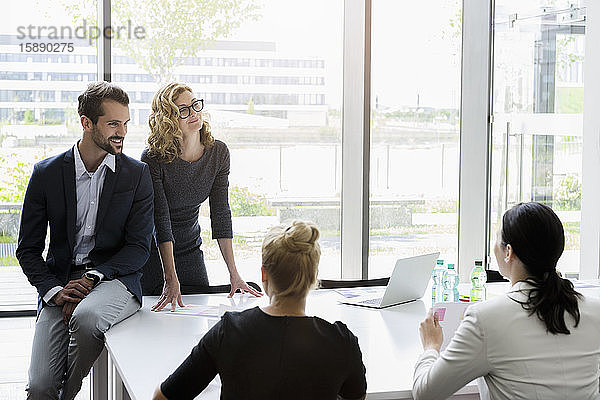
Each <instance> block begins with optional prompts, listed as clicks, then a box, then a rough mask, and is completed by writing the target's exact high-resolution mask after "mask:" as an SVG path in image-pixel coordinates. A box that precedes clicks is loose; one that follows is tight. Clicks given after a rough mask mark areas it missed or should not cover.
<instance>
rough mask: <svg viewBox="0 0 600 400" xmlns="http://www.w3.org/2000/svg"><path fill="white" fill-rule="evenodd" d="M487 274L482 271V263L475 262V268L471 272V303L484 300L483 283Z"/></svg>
mask: <svg viewBox="0 0 600 400" xmlns="http://www.w3.org/2000/svg"><path fill="white" fill-rule="evenodd" d="M486 281H487V274H486V273H485V270H484V269H483V262H481V261H475V267H473V269H472V270H471V284H472V285H471V301H484V300H485V283H486Z"/></svg>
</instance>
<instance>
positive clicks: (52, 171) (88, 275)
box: [17, 82, 153, 400]
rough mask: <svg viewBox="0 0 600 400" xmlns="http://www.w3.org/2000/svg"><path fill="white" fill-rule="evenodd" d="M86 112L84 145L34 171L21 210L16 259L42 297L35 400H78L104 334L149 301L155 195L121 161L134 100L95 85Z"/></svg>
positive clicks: (136, 168)
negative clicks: (146, 288) (147, 266)
mask: <svg viewBox="0 0 600 400" xmlns="http://www.w3.org/2000/svg"><path fill="white" fill-rule="evenodd" d="M78 112H79V116H80V121H81V126H82V128H83V137H82V139H81V140H80V141H78V142H77V144H76V145H75V146H73V148H71V149H69V150H68V151H67V152H65V153H63V154H60V155H58V156H55V157H51V158H48V159H46V160H43V161H41V162H39V163H37V164H36V165H35V167H34V169H33V173H32V175H31V179H30V181H29V185H28V187H27V192H26V194H25V200H24V202H23V213H22V217H21V228H20V231H19V246H18V248H17V258H18V259H19V263H20V264H21V267H22V269H23V272H24V273H25V275H26V276H27V278H28V279H29V282H30V283H31V284H32V285H34V286H35V287H36V288H37V290H38V293H39V299H38V319H37V322H36V328H35V336H34V340H33V349H32V356H31V364H30V367H29V383H28V386H27V398H28V399H58V398H60V399H69V400H70V399H73V398H74V397H75V395H76V394H77V392H79V390H80V388H81V381H82V379H83V378H84V377H85V376H86V375H87V374H88V373H89V371H90V368H91V367H92V364H93V363H94V361H95V360H96V358H98V356H99V355H100V352H101V351H102V348H103V346H104V333H105V332H106V331H107V330H108V329H109V328H110V327H111V326H112V325H114V324H116V323H118V322H120V321H122V320H123V319H125V318H127V317H128V316H130V315H131V314H133V313H134V312H136V311H137V310H138V309H139V308H140V305H141V301H142V297H141V286H140V277H141V275H142V274H141V269H142V266H143V265H144V263H145V262H146V260H147V258H148V256H149V248H150V240H151V237H152V229H153V219H152V216H153V190H152V182H151V179H150V174H149V171H148V167H147V165H146V164H144V163H142V162H140V161H136V160H134V159H132V158H129V157H127V156H126V155H124V154H122V147H123V139H124V137H125V134H126V133H127V123H128V122H129V98H128V96H127V94H126V93H125V92H124V91H123V90H122V89H121V88H119V87H117V86H115V85H113V84H111V83H107V82H95V83H92V84H90V85H89V86H88V88H87V89H86V90H85V91H84V92H83V93H82V94H81V95H80V96H79V107H78ZM48 226H49V228H50V243H49V246H48V252H47V254H46V258H45V259H44V257H43V254H42V253H43V251H44V249H45V247H46V246H45V242H46V232H47V230H48Z"/></svg>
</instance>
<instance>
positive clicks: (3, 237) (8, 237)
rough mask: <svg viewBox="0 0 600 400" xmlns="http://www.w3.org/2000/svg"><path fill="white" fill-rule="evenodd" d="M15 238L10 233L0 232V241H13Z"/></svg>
mask: <svg viewBox="0 0 600 400" xmlns="http://www.w3.org/2000/svg"><path fill="white" fill-rule="evenodd" d="M16 241H17V238H16V237H14V236H12V235H1V234H0V243H15V242H16Z"/></svg>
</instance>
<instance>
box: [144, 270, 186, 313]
mask: <svg viewBox="0 0 600 400" xmlns="http://www.w3.org/2000/svg"><path fill="white" fill-rule="evenodd" d="M169 303H170V304H171V311H175V310H176V309H177V305H179V307H183V306H184V305H183V300H181V290H180V289H179V280H178V279H177V278H173V279H168V280H165V284H164V286H163V291H162V294H161V295H160V297H159V298H158V302H157V303H156V304H155V305H154V306H153V307H152V311H157V312H158V311H160V310H162V309H163V308H165V307H166V306H167V305H168V304H169Z"/></svg>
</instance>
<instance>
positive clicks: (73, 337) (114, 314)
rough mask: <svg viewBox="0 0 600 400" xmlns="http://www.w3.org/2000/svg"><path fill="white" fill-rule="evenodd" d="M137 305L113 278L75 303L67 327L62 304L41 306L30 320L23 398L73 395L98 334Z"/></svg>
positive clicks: (96, 348) (98, 345)
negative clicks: (31, 328) (28, 361)
mask: <svg viewBox="0 0 600 400" xmlns="http://www.w3.org/2000/svg"><path fill="white" fill-rule="evenodd" d="M80 274H81V273H80ZM77 278H78V277H73V276H72V277H71V279H77ZM139 308H140V303H139V301H138V300H137V299H136V298H135V296H133V295H132V294H131V293H130V292H129V291H128V290H127V288H126V287H125V285H123V283H121V281H119V280H117V279H114V280H112V281H102V282H100V283H99V284H98V286H96V287H95V288H94V289H93V290H92V291H91V292H90V293H89V294H88V295H87V296H86V297H85V299H83V300H81V302H80V303H79V304H78V305H77V307H76V308H75V311H74V312H73V315H72V316H71V319H70V321H69V324H68V325H66V324H65V323H64V322H63V319H62V306H45V307H44V308H43V309H42V311H41V312H40V314H39V315H38V319H37V322H36V324H35V335H34V337H33V349H32V352H31V364H30V365H29V383H28V385H27V388H26V390H27V399H32V400H38V399H61V400H72V399H73V398H75V395H77V392H79V390H80V389H81V381H82V380H83V378H85V377H86V376H87V374H88V373H89V372H90V369H91V368H92V365H93V364H94V361H96V359H97V358H98V356H99V355H100V353H101V352H102V349H103V347H104V333H105V332H106V331H107V330H108V329H109V328H110V327H111V326H113V325H114V324H116V323H118V322H120V321H122V320H124V319H125V318H127V317H129V316H130V315H132V314H133V313H135V312H136V311H137V310H138V309H139Z"/></svg>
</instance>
